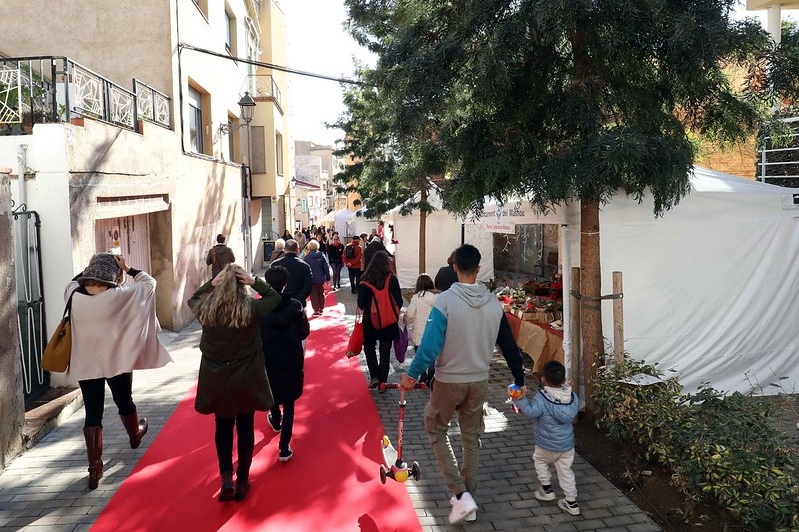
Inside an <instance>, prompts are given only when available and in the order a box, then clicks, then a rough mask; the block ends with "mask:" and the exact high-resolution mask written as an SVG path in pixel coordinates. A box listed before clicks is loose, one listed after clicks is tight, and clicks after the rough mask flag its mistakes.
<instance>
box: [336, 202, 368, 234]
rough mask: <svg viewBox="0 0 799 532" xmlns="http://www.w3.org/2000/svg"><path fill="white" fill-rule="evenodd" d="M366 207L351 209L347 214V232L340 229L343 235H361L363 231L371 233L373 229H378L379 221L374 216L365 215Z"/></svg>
mask: <svg viewBox="0 0 799 532" xmlns="http://www.w3.org/2000/svg"><path fill="white" fill-rule="evenodd" d="M365 210H366V208H361V209H358V210H357V211H350V214H348V215H347V221H346V233H345V232H344V231H339V233H341V234H342V235H346V236H353V235H360V234H361V233H366V234H370V233H371V232H372V229H377V224H378V221H377V220H375V219H372V218H367V217H365V216H363V213H364V211H365Z"/></svg>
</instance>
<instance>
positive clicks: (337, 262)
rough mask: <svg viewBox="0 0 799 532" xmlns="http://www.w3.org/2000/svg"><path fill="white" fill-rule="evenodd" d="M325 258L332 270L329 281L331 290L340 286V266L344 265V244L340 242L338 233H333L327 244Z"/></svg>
mask: <svg viewBox="0 0 799 532" xmlns="http://www.w3.org/2000/svg"><path fill="white" fill-rule="evenodd" d="M327 258H328V261H329V262H330V268H331V269H332V270H333V276H332V279H331V281H330V283H331V285H332V287H333V290H338V289H340V288H341V268H342V266H343V265H344V244H342V243H341V240H340V239H339V236H338V233H333V238H331V240H330V244H328V246H327Z"/></svg>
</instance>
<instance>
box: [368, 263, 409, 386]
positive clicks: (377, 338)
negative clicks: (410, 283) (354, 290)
mask: <svg viewBox="0 0 799 532" xmlns="http://www.w3.org/2000/svg"><path fill="white" fill-rule="evenodd" d="M387 280H388V291H389V294H390V295H391V297H392V298H393V299H394V301H395V302H396V303H397V308H398V309H400V308H402V291H401V290H400V284H399V280H398V279H397V277H396V276H395V275H393V274H392V273H391V265H390V262H389V258H388V253H386V252H385V251H378V252H377V253H375V255H374V257H372V261H371V262H370V263H369V266H367V267H366V271H365V272H363V276H361V283H360V284H359V285H358V308H359V309H361V312H363V351H364V354H365V355H366V365H367V366H368V367H369V377H370V378H371V380H370V382H369V387H370V388H377V387H379V386H380V384H381V383H385V382H386V381H388V370H389V357H390V355H391V345H392V342H393V341H394V340H395V339H397V338H399V324H398V323H393V324H392V325H389V326H388V327H386V328H383V329H376V328H375V326H374V325H372V319H371V312H370V310H371V307H372V300H373V299H374V293H373V292H372V289H371V288H369V286H368V285H366V284H364V283H368V284H370V285H372V286H374V287H375V288H377V289H378V290H379V289H382V288H383V287H384V286H386V281H387ZM378 344H379V347H380V362H378V360H377V347H378ZM383 391H385V390H384V389H382V388H380V392H383Z"/></svg>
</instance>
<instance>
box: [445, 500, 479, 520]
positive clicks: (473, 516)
mask: <svg viewBox="0 0 799 532" xmlns="http://www.w3.org/2000/svg"><path fill="white" fill-rule="evenodd" d="M457 500H458V499H456V498H455V495H453V496H452V497H451V498H450V499H449V503H450V504H451V505H453V506H454V505H455V501H457ZM463 520H464V521H466V522H467V523H472V522H474V521H477V510H472V511H471V512H470V513H469V515H467V516H466V517H464V518H463Z"/></svg>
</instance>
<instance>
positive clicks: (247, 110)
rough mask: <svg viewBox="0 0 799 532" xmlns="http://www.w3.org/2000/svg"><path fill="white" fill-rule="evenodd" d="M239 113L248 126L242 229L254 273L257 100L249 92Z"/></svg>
mask: <svg viewBox="0 0 799 532" xmlns="http://www.w3.org/2000/svg"><path fill="white" fill-rule="evenodd" d="M239 111H240V114H241V119H242V120H244V123H245V125H246V126H247V168H246V171H244V172H242V183H241V203H242V205H241V217H242V221H241V229H242V233H243V234H244V269H245V270H247V271H248V272H252V260H251V257H250V255H251V254H252V227H251V223H250V196H251V192H252V190H251V188H252V161H251V160H250V159H251V158H252V129H251V127H250V122H252V119H253V116H254V115H255V100H253V99H252V97H251V96H250V93H249V92H245V93H244V96H242V98H241V100H239Z"/></svg>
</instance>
